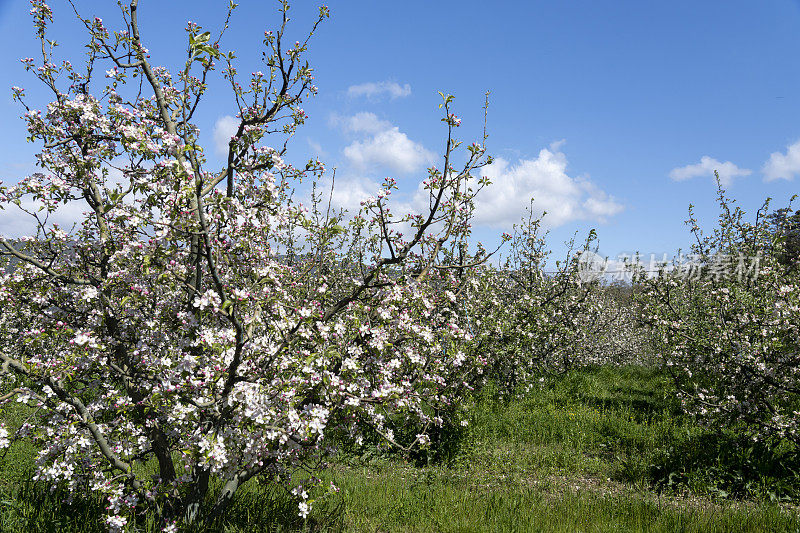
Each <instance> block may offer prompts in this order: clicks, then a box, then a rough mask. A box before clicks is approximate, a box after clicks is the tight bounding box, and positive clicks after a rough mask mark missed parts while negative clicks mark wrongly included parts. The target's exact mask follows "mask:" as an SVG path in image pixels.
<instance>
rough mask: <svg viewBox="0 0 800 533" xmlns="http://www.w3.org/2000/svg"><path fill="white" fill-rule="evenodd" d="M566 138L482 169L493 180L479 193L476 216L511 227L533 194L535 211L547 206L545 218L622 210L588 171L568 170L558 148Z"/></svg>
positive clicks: (555, 221) (550, 221) (553, 220)
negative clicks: (534, 154) (575, 172)
mask: <svg viewBox="0 0 800 533" xmlns="http://www.w3.org/2000/svg"><path fill="white" fill-rule="evenodd" d="M562 144H563V142H558V143H553V144H552V145H551V149H547V148H544V149H542V150H541V151H540V152H539V156H538V157H537V158H536V159H520V160H519V161H518V162H517V163H516V164H513V165H512V164H511V163H509V162H508V161H506V160H505V159H503V158H497V159H495V160H494V162H493V163H492V164H491V165H489V166H488V167H484V168H483V169H482V170H481V174H482V175H484V176H488V177H489V179H490V180H491V182H492V184H491V185H489V186H488V187H486V188H485V189H484V190H482V191H480V192H479V193H478V196H477V198H476V211H475V222H476V224H485V225H488V226H491V227H500V228H508V227H510V226H511V225H513V224H515V223H518V222H519V221H520V220H521V219H522V217H523V216H525V214H526V212H527V211H526V209H528V208H529V207H530V206H531V204H530V201H531V198H533V209H534V211H535V214H536V215H540V214H541V213H542V212H543V211H546V212H547V216H546V217H545V218H544V224H545V225H547V226H549V227H557V226H561V225H563V224H565V223H567V222H569V221H572V220H579V219H589V220H598V221H603V220H605V219H606V218H608V217H611V216H614V215H616V214H617V213H619V212H620V211H622V209H623V206H622V205H621V204H620V203H619V202H617V201H616V200H615V199H614V198H613V197H611V196H609V195H608V194H606V193H605V192H604V191H602V190H600V189H599V188H598V187H597V186H595V185H594V184H593V183H592V182H590V181H589V180H588V178H586V177H571V176H569V175H568V174H567V164H568V163H567V157H566V155H564V153H563V152H561V151H559V150H558V148H560V146H561V145H562Z"/></svg>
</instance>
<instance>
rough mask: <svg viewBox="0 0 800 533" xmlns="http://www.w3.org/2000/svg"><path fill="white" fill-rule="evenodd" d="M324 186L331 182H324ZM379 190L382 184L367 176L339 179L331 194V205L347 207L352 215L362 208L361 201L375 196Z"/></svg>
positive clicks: (336, 207) (341, 207) (338, 207)
mask: <svg viewBox="0 0 800 533" xmlns="http://www.w3.org/2000/svg"><path fill="white" fill-rule="evenodd" d="M323 187H326V188H327V187H330V182H328V183H323ZM379 190H380V184H378V183H377V182H375V181H372V180H370V179H367V178H363V177H348V178H344V179H337V180H336V184H335V186H334V188H333V195H332V196H331V206H332V207H334V208H335V209H345V210H346V211H347V212H348V213H349V214H350V215H354V214H357V213H358V211H359V210H360V209H361V202H363V201H364V200H367V199H368V198H374V197H375V196H376V195H377V194H378V191H379Z"/></svg>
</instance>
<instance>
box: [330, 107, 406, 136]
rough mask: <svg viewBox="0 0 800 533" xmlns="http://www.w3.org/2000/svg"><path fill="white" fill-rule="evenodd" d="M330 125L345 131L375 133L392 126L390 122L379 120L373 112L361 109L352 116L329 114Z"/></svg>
mask: <svg viewBox="0 0 800 533" xmlns="http://www.w3.org/2000/svg"><path fill="white" fill-rule="evenodd" d="M330 122H331V125H332V126H334V127H338V128H341V129H342V130H343V131H345V132H347V133H370V134H375V133H379V132H381V131H386V130H389V129H391V128H392V125H391V123H390V122H388V121H386V120H381V119H379V118H378V115H376V114H375V113H369V112H367V111H362V112H360V113H356V114H355V115H352V116H342V115H338V114H333V115H331V120H330Z"/></svg>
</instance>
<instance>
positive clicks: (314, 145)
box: [306, 139, 328, 158]
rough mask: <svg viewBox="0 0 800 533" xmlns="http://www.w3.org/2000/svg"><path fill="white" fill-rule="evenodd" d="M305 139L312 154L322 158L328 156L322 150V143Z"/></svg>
mask: <svg viewBox="0 0 800 533" xmlns="http://www.w3.org/2000/svg"><path fill="white" fill-rule="evenodd" d="M306 141H308V146H309V147H310V148H311V153H313V154H314V157H319V158H323V157H327V156H328V152H326V151H325V150H323V148H322V145H321V144H320V143H318V142H317V141H315V140H314V139H306Z"/></svg>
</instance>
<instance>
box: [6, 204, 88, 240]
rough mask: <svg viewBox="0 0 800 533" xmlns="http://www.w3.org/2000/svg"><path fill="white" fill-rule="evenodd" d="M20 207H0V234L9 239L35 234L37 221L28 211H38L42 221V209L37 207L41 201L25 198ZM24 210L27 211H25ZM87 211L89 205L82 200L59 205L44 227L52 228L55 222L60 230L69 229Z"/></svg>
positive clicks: (78, 222)
mask: <svg viewBox="0 0 800 533" xmlns="http://www.w3.org/2000/svg"><path fill="white" fill-rule="evenodd" d="M20 207H21V208H22V209H19V208H17V207H16V206H8V207H6V208H5V209H0V236H3V237H5V238H9V239H16V238H19V237H24V236H30V237H33V236H36V231H37V228H38V223H37V222H36V219H35V218H34V217H33V216H31V215H30V214H29V213H38V214H39V216H40V217H41V219H42V221H43V222H44V221H45V218H44V215H43V213H44V211H39V208H40V207H42V203H41V202H37V201H34V200H32V199H26V200H24V201H23V202H22V203H21V205H20ZM23 209H24V211H23ZM25 211H27V213H26V212H25ZM88 211H89V206H87V205H86V204H85V203H83V202H70V203H68V204H66V205H61V206H59V208H58V209H57V210H56V211H55V212H53V213H52V214H50V216H49V217H47V218H46V224H45V227H47V228H48V229H49V228H52V227H53V225H54V224H57V225H58V226H59V227H60V228H61V229H62V230H64V231H70V230H72V229H73V227H75V226H77V225H80V222H81V221H82V220H83V219H84V218H85V217H86V215H85V214H84V213H87V212H88Z"/></svg>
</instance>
